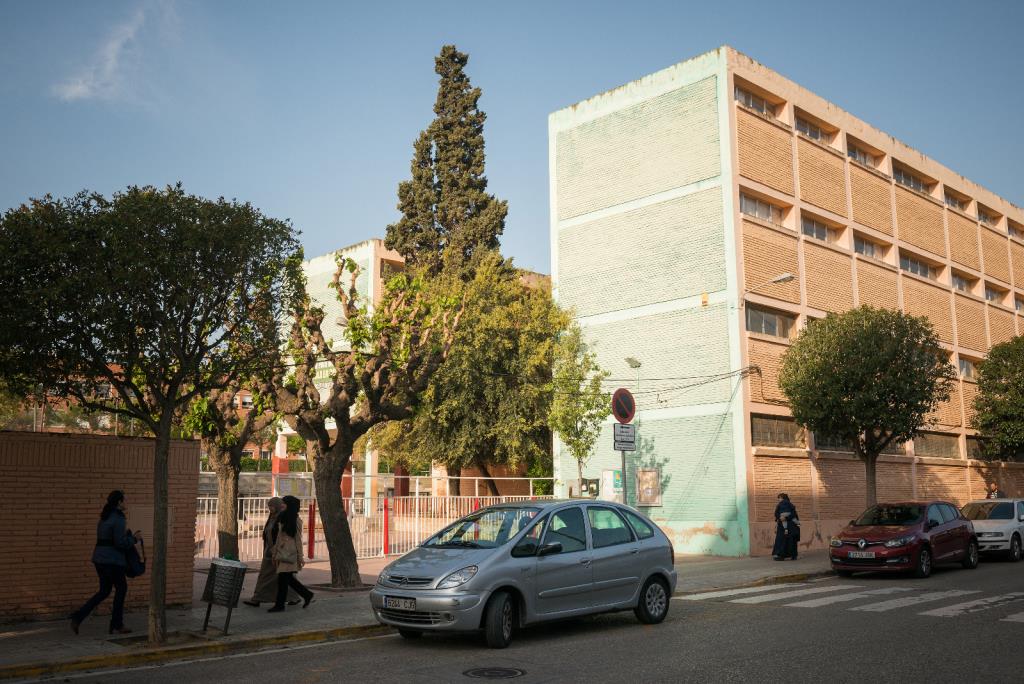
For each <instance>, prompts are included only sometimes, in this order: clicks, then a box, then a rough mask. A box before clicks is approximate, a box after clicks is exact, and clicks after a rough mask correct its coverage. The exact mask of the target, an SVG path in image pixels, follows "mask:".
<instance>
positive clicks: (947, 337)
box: [903, 275, 953, 344]
mask: <svg viewBox="0 0 1024 684" xmlns="http://www.w3.org/2000/svg"><path fill="white" fill-rule="evenodd" d="M903 310H904V311H906V312H907V313H909V314H913V315H914V316H927V317H928V320H930V321H931V323H932V325H933V326H935V332H936V334H937V335H938V336H939V339H940V340H942V341H943V342H948V343H950V344H952V343H953V319H952V316H951V314H950V306H949V290H946V289H944V288H941V287H935V286H934V285H929V284H928V283H925V282H924V281H922V280H919V279H917V278H914V277H912V276H906V275H904V276H903Z"/></svg>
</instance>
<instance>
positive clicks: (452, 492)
mask: <svg viewBox="0 0 1024 684" xmlns="http://www.w3.org/2000/svg"><path fill="white" fill-rule="evenodd" d="M452 473H455V474H454V475H453V474H452ZM461 476H462V468H448V496H461V495H462V480H460V479H459V478H460V477H461ZM452 478H455V479H452Z"/></svg>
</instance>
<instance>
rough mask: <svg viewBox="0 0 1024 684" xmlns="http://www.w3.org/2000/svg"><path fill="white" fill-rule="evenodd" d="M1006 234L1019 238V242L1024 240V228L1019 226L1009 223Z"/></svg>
mask: <svg viewBox="0 0 1024 684" xmlns="http://www.w3.org/2000/svg"><path fill="white" fill-rule="evenodd" d="M1006 232H1007V233H1009V234H1010V235H1011V236H1012V237H1015V238H1017V239H1018V240H1024V228H1021V227H1020V226H1018V225H1015V224H1013V223H1010V222H1007V224H1006Z"/></svg>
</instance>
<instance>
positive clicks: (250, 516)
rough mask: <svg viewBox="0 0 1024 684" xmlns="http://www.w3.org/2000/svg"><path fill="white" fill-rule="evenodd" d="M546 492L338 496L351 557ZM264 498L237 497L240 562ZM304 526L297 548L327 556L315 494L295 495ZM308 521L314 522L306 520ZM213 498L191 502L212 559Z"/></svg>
mask: <svg viewBox="0 0 1024 684" xmlns="http://www.w3.org/2000/svg"><path fill="white" fill-rule="evenodd" d="M549 498H551V497H550V496H532V497H531V496H399V497H392V498H363V497H357V498H346V499H343V500H342V501H343V503H344V505H345V511H346V514H347V517H348V527H349V531H350V532H351V534H352V544H353V546H354V547H355V551H356V558H379V557H381V556H384V555H391V554H401V553H406V552H408V551H411V550H412V549H413V548H415V547H416V546H417V545H418V544H419V543H420V542H422V541H423V540H424V539H426V538H427V537H429V536H430V535H431V534H433V533H434V532H436V531H438V530H439V529H441V528H442V527H444V526H445V525H447V524H449V523H451V522H454V521H455V520H458V519H459V518H461V517H462V516H464V515H468V514H469V513H471V512H473V511H474V510H476V509H478V508H482V507H484V506H490V505H493V504H497V503H508V502H514V501H531V500H538V499H549ZM266 501H267V500H266V499H265V498H262V497H260V498H256V497H252V498H240V499H238V556H239V560H242V561H258V560H260V559H261V558H262V557H263V525H264V523H265V522H266V520H267V503H266ZM301 501H302V508H301V510H302V518H303V522H304V525H305V530H306V539H305V540H304V542H305V544H306V548H304V549H303V552H304V553H305V554H306V555H307V557H309V558H311V559H318V558H319V559H323V558H327V543H326V541H325V539H324V523H323V520H322V519H321V518H320V512H319V510H318V509H317V506H316V500H315V499H301ZM310 520H314V521H315V524H313V525H311V524H310ZM219 552H220V549H219V545H218V541H217V499H216V498H215V497H199V498H198V499H197V502H196V537H195V557H196V558H216V557H217V556H218V555H219Z"/></svg>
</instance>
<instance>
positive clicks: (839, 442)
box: [814, 433, 857, 451]
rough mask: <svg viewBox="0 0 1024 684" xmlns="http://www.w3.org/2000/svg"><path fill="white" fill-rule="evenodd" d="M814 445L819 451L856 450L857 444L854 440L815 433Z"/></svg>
mask: <svg viewBox="0 0 1024 684" xmlns="http://www.w3.org/2000/svg"><path fill="white" fill-rule="evenodd" d="M814 446H815V448H816V449H817V450H818V451H856V450H857V445H856V443H855V442H853V441H852V440H847V439H839V438H838V437H831V436H828V435H819V434H818V433H814Z"/></svg>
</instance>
